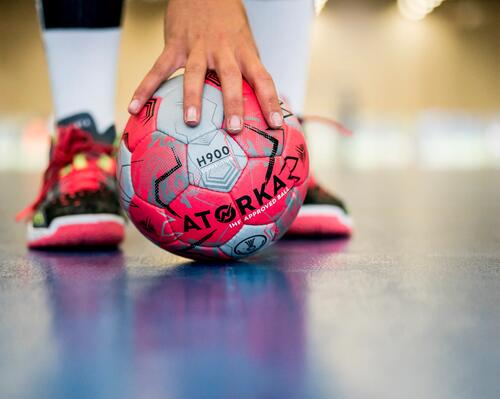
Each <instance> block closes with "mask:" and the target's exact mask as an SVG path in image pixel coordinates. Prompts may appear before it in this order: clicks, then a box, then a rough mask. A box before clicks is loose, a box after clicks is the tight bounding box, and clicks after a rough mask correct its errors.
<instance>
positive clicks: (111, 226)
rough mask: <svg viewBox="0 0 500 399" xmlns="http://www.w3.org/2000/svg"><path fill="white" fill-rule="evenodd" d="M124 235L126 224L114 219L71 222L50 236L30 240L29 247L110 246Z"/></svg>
mask: <svg viewBox="0 0 500 399" xmlns="http://www.w3.org/2000/svg"><path fill="white" fill-rule="evenodd" d="M124 236H125V228H124V226H123V225H122V224H120V223H117V222H113V221H106V222H97V223H88V224H71V225H67V226H61V227H59V228H58V229H57V230H56V231H55V232H54V234H52V235H50V236H47V237H43V238H40V239H38V240H34V241H31V242H29V243H28V247H29V248H33V249H35V248H50V247H63V246H64V247H86V246H89V247H96V246H99V247H108V246H115V245H118V244H119V243H120V242H122V241H123V238H124Z"/></svg>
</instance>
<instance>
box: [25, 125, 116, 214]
mask: <svg viewBox="0 0 500 399" xmlns="http://www.w3.org/2000/svg"><path fill="white" fill-rule="evenodd" d="M113 150H114V148H113V146H112V145H109V144H104V143H100V142H97V141H95V140H94V139H93V138H92V135H91V134H90V133H87V132H85V131H83V130H81V129H79V128H77V127H76V126H74V125H70V126H63V127H60V128H59V132H58V138H57V142H56V143H55V146H54V147H53V149H52V154H51V159H50V162H49V165H48V166H47V169H46V171H45V173H44V175H43V184H42V188H41V189H40V192H39V194H38V196H37V198H36V199H35V201H34V202H33V203H32V204H31V205H29V206H28V207H27V208H25V209H24V210H22V211H21V212H19V213H18V214H17V216H16V221H21V220H23V219H27V218H29V217H30V216H31V215H32V214H33V212H34V210H35V209H36V208H37V207H38V205H40V203H41V202H42V201H43V199H44V198H45V196H46V195H47V192H48V191H49V190H50V189H51V188H52V186H54V184H56V183H57V182H58V181H59V179H60V177H59V171H60V170H61V169H62V168H63V167H65V166H66V165H68V164H70V163H71V162H72V161H73V157H74V156H75V155H76V154H79V153H85V154H92V155H95V156H99V155H101V154H106V155H112V154H113ZM96 168H97V166H96V165H95V164H93V167H91V168H90V169H89V170H81V171H75V172H73V173H72V176H71V179H64V181H63V182H61V183H62V184H61V192H62V193H67V194H74V193H75V192H77V191H80V190H97V189H98V188H99V183H100V182H101V181H102V179H103V177H104V175H103V173H100V172H98V170H96Z"/></svg>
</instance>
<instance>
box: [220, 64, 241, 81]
mask: <svg viewBox="0 0 500 399" xmlns="http://www.w3.org/2000/svg"><path fill="white" fill-rule="evenodd" d="M220 73H221V75H222V77H224V78H225V79H228V80H237V79H241V72H240V70H239V69H238V68H236V67H234V66H225V67H222V68H221V71H220Z"/></svg>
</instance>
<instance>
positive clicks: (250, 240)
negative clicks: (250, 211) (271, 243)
mask: <svg viewBox="0 0 500 399" xmlns="http://www.w3.org/2000/svg"><path fill="white" fill-rule="evenodd" d="M266 242H267V237H266V236H264V235H262V234H257V235H254V236H251V237H247V238H245V239H244V240H242V241H240V242H239V243H238V245H236V247H235V248H234V252H236V254H238V255H249V254H251V253H253V252H255V251H258V250H259V249H261V248H262V247H263V246H264V245H265V244H266Z"/></svg>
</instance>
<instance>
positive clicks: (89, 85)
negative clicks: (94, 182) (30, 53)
mask: <svg viewBox="0 0 500 399" xmlns="http://www.w3.org/2000/svg"><path fill="white" fill-rule="evenodd" d="M37 4H38V11H39V16H40V23H41V26H42V35H43V41H44V45H45V53H46V56H47V63H48V67H49V75H50V82H51V87H52V96H53V100H54V112H55V118H56V121H57V123H58V125H67V124H69V123H77V124H78V125H80V127H82V128H85V130H87V131H90V132H91V133H92V134H93V135H95V136H96V137H98V138H99V139H104V141H106V142H108V143H112V142H113V140H114V139H115V131H114V120H115V118H114V104H115V76H116V65H117V60H118V46H119V42H120V32H121V28H120V20H121V11H122V0H106V1H100V0H40V1H39V2H38V3H37Z"/></svg>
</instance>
